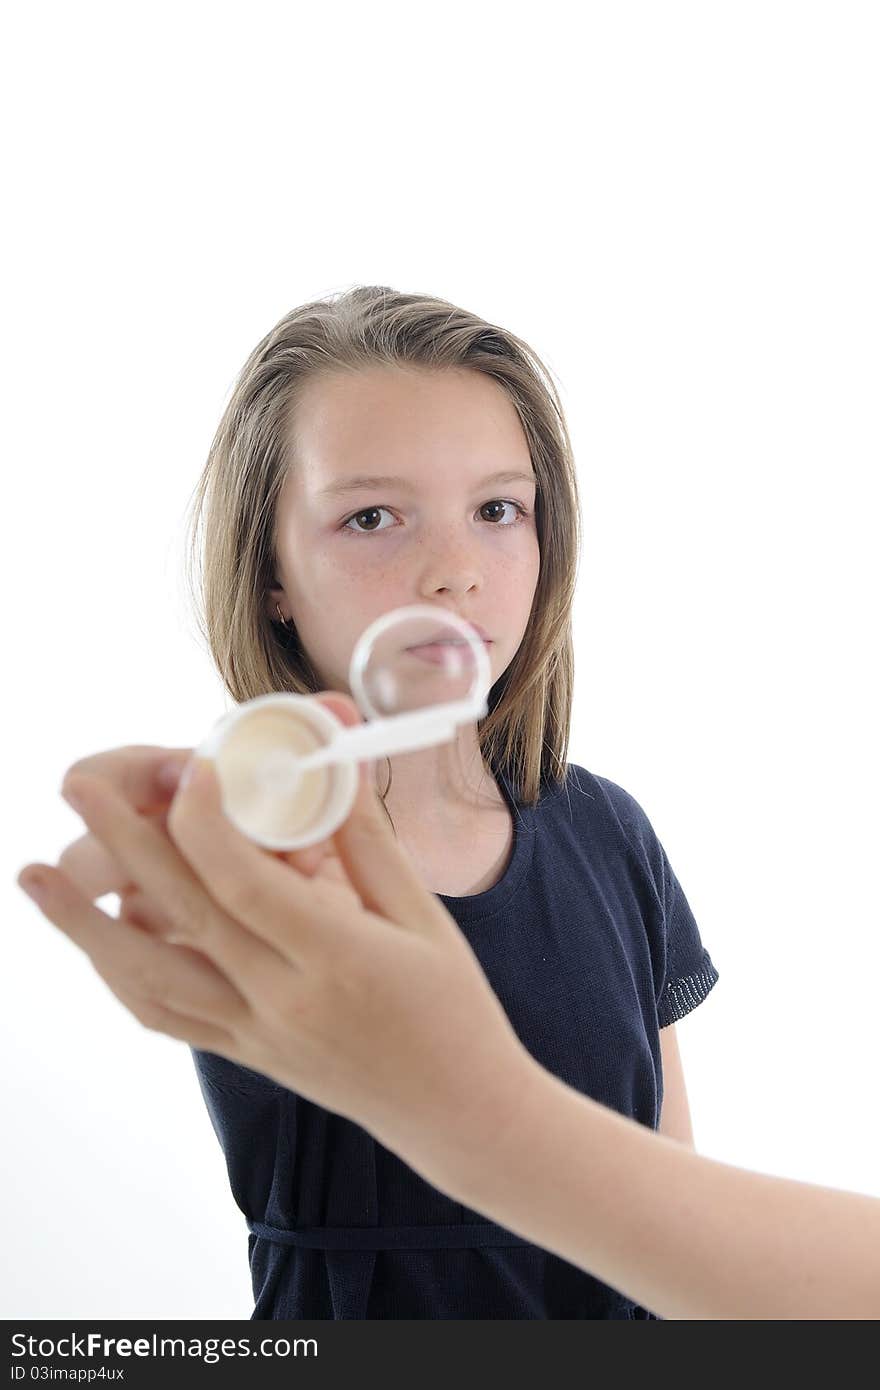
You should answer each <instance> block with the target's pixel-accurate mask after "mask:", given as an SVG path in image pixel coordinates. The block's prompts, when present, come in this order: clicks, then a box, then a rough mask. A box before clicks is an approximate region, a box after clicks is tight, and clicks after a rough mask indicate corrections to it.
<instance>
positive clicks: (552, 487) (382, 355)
mask: <svg viewBox="0 0 880 1390" xmlns="http://www.w3.org/2000/svg"><path fill="white" fill-rule="evenodd" d="M376 364H387V365H391V366H407V367H420V366H421V367H426V368H431V369H433V370H435V371H436V370H442V369H443V368H459V369H460V368H463V367H464V368H470V369H471V370H472V371H475V372H485V373H486V375H487V376H490V377H491V378H492V379H493V380H494V381H496V382H497V383H498V385H499V386H501V387H502V388H503V389H504V390H505V391H506V392H507V395H508V396H509V397H510V399H511V401H512V402H513V405H514V407H515V408H516V411H517V415H518V416H519V420H520V423H521V425H522V428H523V431H524V433H525V436H526V439H527V441H528V446H529V452H530V454H531V459H532V467H533V469H534V471H535V477H536V483H537V489H536V497H535V524H536V529H537V535H538V544H539V549H540V569H539V576H538V582H537V586H536V590H535V595H534V599H533V602H532V609H531V613H530V615H529V621H528V625H527V627H526V631H525V633H524V635H523V639H522V641H521V643H520V646H519V649H518V650H517V652H516V655H515V656H514V658H513V660H512V661H511V663H510V665H509V666H508V668H507V670H506V671H505V672H504V674H503V675H502V676H501V677H500V678H499V679H498V680H497V681H496V682H495V684H494V686H493V687H492V690H491V691H490V692H489V696H488V699H487V705H488V712H487V714H486V715H485V716H484V717H483V719H481V720H479V721H478V724H477V735H478V740H479V745H480V751H481V753H482V756H483V758H484V760H485V762H486V763H487V764H488V766H489V768H490V769H491V770H492V771H493V773H495V774H496V775H497V774H498V773H499V772H504V773H505V774H506V775H507V776H508V778H509V779H510V780H511V781H512V782H513V784H514V786H515V789H516V795H517V797H518V799H520V800H522V801H524V802H526V803H528V804H529V805H534V804H535V803H536V801H537V800H538V798H539V796H540V792H541V783H542V782H544V783H549V784H551V785H558V784H560V783H561V782H562V780H563V779H564V777H565V772H566V767H567V750H568V739H569V724H570V718H571V702H572V687H573V681H574V657H573V650H572V638H571V607H572V601H573V598H574V591H575V584H576V578H577V566H578V557H579V553H580V527H581V522H580V508H579V501H578V492H577V480H576V474H575V467H574V460H573V456H572V448H571V442H570V439H569V435H568V430H567V427H566V424H565V419H564V415H563V411H562V405H561V402H560V400H559V396H558V394H557V391H556V388H555V386H554V385H553V382H552V380H551V377H550V373H549V372H548V370H547V368H546V367H545V366H544V365H543V363H542V362H541V361H540V359H539V358H538V357H537V356H536V354H535V353H534V352H533V351H532V349H531V348H530V347H529V346H528V345H527V344H526V343H525V342H523V341H522V340H521V339H520V338H518V337H516V336H515V335H514V334H513V333H511V332H509V331H508V330H507V329H504V328H499V327H498V326H497V325H495V324H491V323H487V322H486V321H485V320H483V319H481V318H479V317H478V316H477V315H476V314H472V313H470V312H469V311H468V310H466V309H460V308H458V307H457V306H456V305H454V304H450V303H448V302H447V301H446V300H444V299H436V298H434V297H433V296H431V295H423V294H404V293H401V292H400V291H398V290H394V289H391V288H388V287H387V286H384V285H379V286H376V285H368V286H356V287H355V288H353V289H350V290H348V291H346V292H340V293H338V294H333V295H330V296H329V297H327V298H325V299H319V300H314V301H313V302H311V303H308V304H303V305H301V306H300V307H299V308H297V309H293V310H291V312H290V313H288V314H285V315H284V317H283V318H282V319H281V320H280V321H279V322H278V323H277V324H276V325H275V327H274V328H273V329H272V330H271V331H270V332H269V333H267V334H266V336H265V337H264V338H263V339H262V340H261V341H260V342H259V343H258V344H257V346H256V347H255V348H254V350H253V351H252V352H251V354H250V356H249V357H248V359H247V361H246V362H245V364H244V366H243V367H242V369H241V371H240V372H239V375H238V377H237V379H236V381H235V384H234V387H233V390H232V394H231V397H230V399H229V402H228V404H227V405H226V408H225V410H224V412H223V415H222V418H221V420H220V424H219V426H218V428H217V432H216V434H215V436H214V439H213V442H212V444H211V447H210V450H209V452H208V457H207V461H206V463H205V466H204V469H203V471H202V474H201V477H200V479H199V481H198V483H197V485H196V488H195V492H194V496H193V499H192V517H191V521H190V524H189V538H190V543H189V549H188V576H189V583H190V590H191V593H192V594H193V596H194V597H195V607H196V613H197V620H198V625H199V631H200V633H201V635H202V637H203V638H204V640H205V641H206V642H207V645H208V648H209V650H210V653H211V655H212V657H213V659H214V661H215V663H216V665H217V668H218V670H219V672H220V675H221V678H222V680H223V683H224V685H225V687H226V689H227V690H228V691H229V693H230V694H231V695H232V697H233V699H234V700H235V701H236V702H243V701H245V700H250V699H253V698H254V697H255V696H257V695H265V694H268V693H269V692H272V691H290V692H293V693H295V694H302V695H308V694H315V693H317V691H318V690H319V689H320V686H319V684H318V681H317V677H316V675H315V672H314V671H313V670H312V668H311V666H310V664H309V660H308V655H307V653H306V652H305V650H304V649H303V647H302V645H301V643H300V641H299V638H298V635H297V634H296V632H295V631H291V630H290V629H289V628H285V627H284V626H283V625H282V624H281V622H280V621H277V622H276V621H273V620H272V619H271V618H270V617H268V616H267V613H266V602H265V599H266V595H267V593H268V591H269V590H270V589H271V588H272V587H274V585H275V582H276V581H275V575H276V573H277V569H276V564H275V560H276V556H275V542H274V537H275V513H276V506H277V501H278V496H279V493H280V491H281V487H282V484H283V482H284V478H285V474H286V473H287V471H288V469H289V468H290V467H291V465H292V463H294V466H295V461H294V460H292V459H291V456H290V443H289V441H290V440H291V439H292V438H293V433H292V430H291V422H292V419H293V417H294V415H295V411H296V406H297V401H298V397H299V393H300V391H301V389H302V388H303V387H304V385H305V383H306V382H307V381H310V380H312V379H314V378H316V377H321V376H324V375H329V374H331V373H335V372H339V371H352V372H357V371H358V370H360V369H364V368H369V367H372V366H375V365H376ZM194 576H195V577H194ZM387 790H388V789H387V788H386V789H385V793H383V796H384V795H385V794H387Z"/></svg>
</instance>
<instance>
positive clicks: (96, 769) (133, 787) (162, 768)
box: [61, 744, 193, 811]
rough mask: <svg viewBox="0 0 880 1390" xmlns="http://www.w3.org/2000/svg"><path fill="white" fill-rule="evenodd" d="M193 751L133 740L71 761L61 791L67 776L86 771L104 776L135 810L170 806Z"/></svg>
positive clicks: (88, 774)
mask: <svg viewBox="0 0 880 1390" xmlns="http://www.w3.org/2000/svg"><path fill="white" fill-rule="evenodd" d="M192 753H193V750H192V749H191V748H160V747H155V746H153V745H151V744H130V745H128V746H126V747H123V748H110V749H108V750H107V751H106V752H103V753H93V754H92V755H91V756H89V757H87V758H79V759H78V760H77V761H76V762H75V763H72V764H71V765H70V767H69V768H68V769H67V771H66V772H65V774H64V777H63V779H62V783H61V790H62V794H63V792H64V788H65V786H66V785H67V779H68V777H76V776H79V775H80V774H85V776H87V777H102V778H104V779H105V780H106V781H107V782H109V783H110V785H111V786H112V787H113V788H114V789H115V790H116V792H118V794H119V795H120V796H121V797H123V799H124V800H125V801H127V802H128V804H129V806H132V807H133V808H134V809H135V810H136V811H148V810H150V809H151V808H152V809H157V808H160V807H163V806H165V807H167V806H168V805H169V803H170V802H171V799H172V797H173V795H174V792H175V790H176V787H177V779H178V777H179V776H180V773H181V772H182V770H183V768H184V767H185V765H186V764H187V762H188V761H189V759H190V758H191V757H192ZM166 772H167V773H170V774H171V776H170V778H169V777H166Z"/></svg>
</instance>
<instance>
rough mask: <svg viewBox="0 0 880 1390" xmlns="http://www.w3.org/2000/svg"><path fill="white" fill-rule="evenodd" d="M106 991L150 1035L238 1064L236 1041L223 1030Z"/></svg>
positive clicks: (171, 1010)
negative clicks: (163, 1036)
mask: <svg viewBox="0 0 880 1390" xmlns="http://www.w3.org/2000/svg"><path fill="white" fill-rule="evenodd" d="M110 988H111V990H112V992H113V993H114V994H115V995H116V998H117V999H118V1000H119V1002H120V1004H124V1005H125V1007H126V1008H127V1009H128V1011H129V1013H130V1014H134V1016H135V1018H136V1019H137V1021H138V1023H142V1024H143V1026H144V1027H145V1028H149V1029H150V1031H151V1032H154V1033H165V1034H167V1036H168V1037H169V1038H178V1039H179V1040H180V1041H181V1042H185V1043H189V1045H190V1047H197V1048H199V1049H200V1050H201V1051H203V1052H216V1053H219V1054H220V1055H221V1056H223V1057H228V1058H229V1059H230V1061H237V1060H238V1058H237V1056H236V1053H237V1050H238V1048H237V1044H236V1040H235V1038H234V1037H233V1036H232V1034H231V1033H229V1032H227V1030H226V1029H225V1028H218V1027H216V1026H215V1025H214V1024H212V1023H204V1022H203V1021H202V1020H201V1019H197V1018H187V1017H186V1015H185V1014H179V1013H175V1012H174V1010H173V1009H169V1008H167V1007H166V1006H165V1005H164V1004H157V1003H155V1001H151V1002H147V1001H145V1000H143V999H135V998H133V996H131V995H127V994H124V993H123V992H122V991H121V990H118V989H113V987H112V985H111V987H110Z"/></svg>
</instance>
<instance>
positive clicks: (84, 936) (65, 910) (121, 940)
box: [18, 864, 251, 1030]
mask: <svg viewBox="0 0 880 1390" xmlns="http://www.w3.org/2000/svg"><path fill="white" fill-rule="evenodd" d="M34 872H37V873H38V874H39V877H40V880H41V882H42V884H43V885H44V887H43V891H42V892H41V895H40V898H39V901H38V902H37V906H38V907H39V909H40V911H41V912H42V913H43V915H44V916H45V917H47V918H48V919H49V921H50V922H52V923H53V924H54V925H55V926H56V927H58V928H59V929H60V930H61V931H63V932H64V934H65V935H66V936H68V937H69V938H70V940H71V941H72V942H73V943H74V944H75V945H76V946H78V947H79V948H80V950H82V951H85V953H86V955H87V956H88V957H89V958H90V960H91V962H92V965H93V966H94V967H95V969H96V970H97V972H98V974H99V975H100V976H101V978H102V979H103V980H104V981H105V982H106V983H107V984H108V985H109V986H110V988H111V989H112V990H113V992H114V993H115V994H118V997H120V998H121V996H122V994H125V995H126V996H128V997H129V998H132V999H135V1000H138V1001H139V1002H140V1003H142V1004H144V1003H145V1004H149V1005H161V1006H162V1007H164V1008H166V1009H170V1010H172V1011H173V1012H174V1013H178V1014H181V1015H183V1016H185V1017H187V1018H191V1019H195V1020H198V1021H200V1022H202V1023H206V1024H210V1025H212V1026H214V1027H217V1028H220V1029H223V1030H232V1029H236V1028H239V1027H240V1026H241V1025H242V1023H243V1022H244V1021H245V1020H246V1019H247V1018H249V1017H250V1013H251V1011H250V1007H249V1005H248V1003H247V1002H246V1000H244V999H243V998H242V996H241V994H240V993H239V992H238V990H237V989H236V988H235V987H234V985H232V984H231V983H230V981H229V980H228V979H227V978H226V977H225V976H224V975H223V974H222V972H221V971H219V970H218V969H217V968H216V966H215V965H214V964H213V963H212V962H211V961H209V960H207V959H205V957H204V956H202V955H200V954H199V953H198V952H196V951H191V950H188V949H186V948H185V947H179V946H171V945H168V944H167V943H166V942H163V941H162V940H160V939H159V938H157V937H155V936H152V935H150V934H149V933H147V932H144V931H140V930H138V928H137V927H134V926H131V925H128V924H126V923H125V922H124V921H119V920H114V919H113V918H112V917H110V916H108V914H107V913H106V912H102V911H101V909H100V908H98V907H95V905H94V903H90V902H89V901H88V899H87V898H85V897H84V896H83V894H82V893H80V891H79V890H78V888H77V887H76V886H75V885H74V884H72V883H71V882H70V881H69V880H68V879H66V878H65V876H64V874H63V873H62V872H61V871H60V870H59V869H56V868H52V867H51V866H50V865H48V864H29V865H28V866H27V867H26V868H25V869H24V870H22V872H21V874H19V876H18V883H19V886H20V887H22V888H23V887H24V883H23V881H22V880H23V879H25V878H28V877H29V876H30V875H31V874H32V873H34Z"/></svg>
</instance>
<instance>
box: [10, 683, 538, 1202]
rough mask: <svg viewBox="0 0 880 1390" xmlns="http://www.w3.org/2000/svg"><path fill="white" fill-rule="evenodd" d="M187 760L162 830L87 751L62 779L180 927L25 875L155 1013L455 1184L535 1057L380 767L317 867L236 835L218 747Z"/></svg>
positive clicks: (128, 875)
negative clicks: (429, 878) (382, 799)
mask: <svg viewBox="0 0 880 1390" xmlns="http://www.w3.org/2000/svg"><path fill="white" fill-rule="evenodd" d="M335 698H336V699H337V700H343V701H345V700H346V697H344V696H336V697H335ZM347 704H348V705H349V707H350V711H351V715H352V721H355V720H359V719H360V715H359V713H358V712H357V709H356V706H354V704H353V702H351V701H347ZM193 765H194V766H195V768H196V775H195V777H194V778H193V780H192V781H190V782H189V783H188V784H187V785H185V786H181V787H180V789H179V790H178V793H177V795H176V797H175V799H174V801H173V803H172V805H171V807H170V810H168V811H167V813H166V814H165V829H163V828H162V827H161V826H159V825H158V824H156V823H155V821H154V819H151V818H150V817H149V816H147V815H141V814H138V812H137V811H136V810H135V809H133V806H132V805H131V804H130V802H129V801H128V800H127V799H126V798H125V797H124V796H123V795H122V794H120V792H119V791H117V790H116V789H115V788H114V787H113V786H112V785H111V784H110V783H109V782H108V781H107V780H106V779H104V778H101V777H96V776H90V775H87V774H86V773H84V772H83V771H82V770H81V766H82V765H79V767H80V770H79V771H78V772H76V773H73V772H71V773H69V774H68V776H67V778H66V779H65V792H66V794H69V796H68V799H69V800H71V803H72V804H73V799H74V797H75V796H77V795H78V797H79V804H78V806H77V809H78V810H79V813H80V814H81V815H82V817H83V819H84V820H85V822H86V824H87V825H88V827H89V830H90V832H91V834H92V835H93V836H94V837H95V839H96V840H97V841H99V842H100V844H101V845H102V846H103V848H104V849H105V850H106V851H107V852H108V853H109V855H110V856H111V857H112V860H113V861H114V863H115V864H116V865H118V866H121V871H122V873H123V874H124V875H125V881H126V883H128V884H136V885H138V890H139V891H141V892H142V893H143V894H145V895H146V897H147V898H148V899H149V901H150V902H151V903H152V904H154V905H155V907H156V909H157V911H158V913H159V914H160V916H161V919H162V921H164V922H165V923H167V924H168V925H169V929H170V932H171V936H172V938H173V939H171V940H169V939H167V938H166V937H165V936H163V935H162V934H160V933H153V932H150V931H144V930H143V929H142V928H141V927H139V926H138V925H137V924H136V923H134V922H129V921H125V920H122V919H120V920H116V919H114V918H112V917H110V916H108V915H107V914H106V913H104V912H102V911H101V910H100V909H99V908H97V907H96V906H95V905H94V903H93V902H91V901H89V897H88V894H87V893H84V892H83V891H82V890H81V889H80V888H79V887H77V885H76V884H75V883H73V882H71V880H70V879H69V878H68V877H67V875H66V874H65V873H63V872H61V871H60V870H59V869H55V868H52V867H51V866H48V865H29V866H28V867H27V868H26V869H25V870H24V871H23V872H22V875H21V876H20V878H19V882H20V883H22V886H23V882H22V880H23V879H24V878H25V877H27V876H28V874H29V872H30V871H36V872H38V873H39V875H40V877H41V878H42V879H43V881H44V883H45V886H46V891H45V895H44V896H43V898H42V900H41V901H40V904H39V905H40V907H41V909H42V911H43V913H44V914H45V915H46V916H47V917H48V918H49V920H50V921H51V922H53V923H54V924H55V925H56V926H58V927H59V928H60V929H61V930H62V931H64V932H65V933H66V934H67V935H68V936H69V937H70V938H71V939H72V940H73V941H74V942H76V944H77V945H79V946H80V947H81V948H82V949H83V950H85V951H86V952H87V953H88V955H89V956H90V958H91V960H92V963H93V965H94V966H95V969H96V970H97V971H98V973H99V974H100V975H101V976H102V978H103V979H104V980H105V981H106V982H107V984H108V985H109V986H110V988H111V990H112V991H113V993H114V994H115V995H116V997H117V998H119V999H120V1000H121V1001H122V1003H124V1004H125V1005H126V1007H127V1008H129V1009H130V1011H131V1012H132V1013H133V1014H134V1015H135V1017H136V1018H138V1019H139V1020H140V1022H141V1023H143V1024H144V1025H145V1026H146V1027H148V1028H150V1029H153V1030H156V1031H159V1032H163V1033H166V1034H168V1035H169V1036H170V1037H175V1038H179V1039H181V1040H182V1041H185V1042H187V1043H189V1044H190V1045H191V1046H193V1047H197V1048H201V1049H205V1050H207V1051H210V1052H214V1053H217V1054H219V1055H220V1056H223V1057H227V1058H229V1059H230V1060H231V1061H234V1062H239V1063H241V1064H243V1065H245V1066H247V1067H250V1068H252V1069H254V1070H256V1071H259V1072H262V1073H264V1074H266V1075H267V1076H269V1077H271V1078H273V1079H274V1080H276V1081H277V1082H279V1083H280V1084H281V1085H283V1086H287V1087H290V1088H291V1089H293V1090H295V1091H297V1092H298V1093H300V1094H301V1095H303V1096H305V1097H307V1098H308V1099H311V1100H313V1101H316V1102H318V1103H320V1104H322V1105H324V1106H326V1107H328V1108H329V1109H331V1110H334V1111H337V1112H338V1113H339V1114H341V1115H344V1116H346V1117H347V1118H349V1119H352V1120H354V1121H356V1122H358V1123H360V1124H363V1125H365V1126H366V1127H367V1128H368V1129H370V1130H371V1131H372V1132H373V1133H374V1134H375V1135H376V1137H377V1138H378V1139H379V1140H380V1141H381V1142H382V1143H384V1144H385V1145H386V1146H387V1147H389V1148H392V1149H394V1150H395V1151H397V1152H398V1153H400V1154H401V1156H403V1157H404V1158H405V1159H406V1161H407V1162H408V1163H410V1164H411V1165H412V1166H413V1167H415V1168H416V1169H417V1170H418V1171H419V1172H421V1173H422V1175H423V1176H424V1177H425V1178H426V1179H427V1180H428V1181H430V1182H433V1183H435V1184H436V1185H438V1186H442V1185H443V1184H444V1182H445V1183H447V1184H452V1185H454V1186H457V1187H459V1188H460V1187H461V1186H462V1183H463V1182H466V1181H467V1174H468V1172H469V1171H476V1170H478V1169H480V1168H482V1167H483V1166H484V1165H485V1163H486V1161H487V1157H489V1155H490V1152H491V1148H492V1147H494V1146H496V1145H497V1144H501V1143H502V1141H503V1131H504V1128H505V1126H506V1125H507V1124H508V1123H509V1122H511V1121H512V1120H513V1117H514V1115H515V1114H516V1113H517V1112H518V1109H519V1108H520V1107H521V1106H523V1105H525V1104H526V1102H527V1099H528V1096H529V1093H530V1086H531V1085H532V1084H533V1082H534V1080H535V1074H536V1073H540V1068H538V1067H537V1064H535V1063H534V1062H533V1061H532V1059H531V1058H530V1057H529V1055H528V1053H526V1052H525V1050H524V1049H523V1048H522V1046H521V1044H520V1043H519V1041H518V1039H517V1037H516V1035H515V1033H514V1031H513V1029H512V1028H511V1026H510V1023H509V1021H508V1020H507V1018H506V1016H505V1014H504V1011H503V1010H502V1008H501V1006H500V1004H499V1002H498V1000H497V999H496V997H495V995H494V994H493V993H492V991H491V989H490V987H489V985H488V982H487V981H486V978H485V976H484V975H483V973H482V971H481V969H480V967H479V964H478V962H477V961H476V959H475V957H474V956H473V953H472V952H471V949H470V947H469V946H468V944H467V942H466V941H465V939H464V937H463V936H462V935H461V933H460V932H459V930H458V928H457V926H456V924H455V922H454V920H453V919H452V918H451V917H450V915H449V914H448V913H447V912H446V910H445V908H444V907H443V905H442V904H441V903H440V901H439V899H437V898H436V897H435V896H434V895H433V894H431V893H430V892H428V890H427V889H426V888H425V887H424V885H423V884H422V882H421V880H420V878H419V876H418V874H417V871H416V869H415V867H414V866H413V865H412V863H411V862H410V860H409V859H408V858H407V856H406V853H405V851H404V850H403V849H402V848H401V847H400V846H399V845H398V844H397V842H396V840H395V838H394V835H393V833H392V831H391V828H390V826H389V825H388V822H387V820H386V818H385V815H384V812H383V810H382V808H381V806H380V804H379V801H378V798H377V796H376V794H375V791H374V789H373V786H372V779H371V776H370V773H369V769H368V767H366V766H362V768H361V776H360V783H359V787H358V795H357V800H356V802H355V806H354V808H353V810H352V813H351V815H350V816H349V817H348V819H347V820H346V822H345V823H344V825H343V826H341V827H340V829H339V830H338V831H337V832H336V834H335V835H334V836H333V837H332V841H333V850H334V851H335V854H336V856H337V857H338V866H337V868H338V876H327V877H324V876H321V875H319V874H315V875H314V876H312V877H309V876H308V875H307V874H305V873H303V872H302V870H301V869H299V868H297V866H296V864H295V863H293V862H291V859H292V856H290V855H287V856H279V855H276V854H271V853H267V852H266V851H265V850H263V849H261V848H260V847H259V846H257V845H255V844H253V842H252V841H250V840H248V839H247V838H246V837H245V836H243V835H241V834H239V832H238V831H237V830H236V829H235V827H234V826H233V825H232V824H231V822H230V821H229V820H227V818H226V817H225V816H224V815H223V813H222V810H221V805H220V793H219V785H218V782H217V779H216V776H215V774H214V771H213V766H212V764H210V763H208V762H205V761H204V760H202V759H194V760H193ZM103 891H112V890H110V889H104V890H103Z"/></svg>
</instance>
